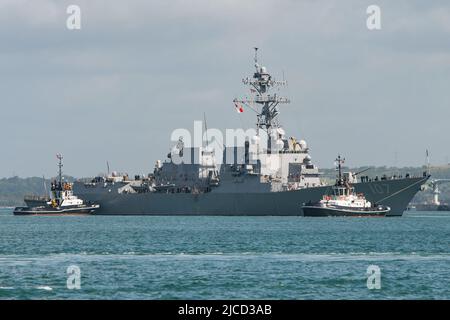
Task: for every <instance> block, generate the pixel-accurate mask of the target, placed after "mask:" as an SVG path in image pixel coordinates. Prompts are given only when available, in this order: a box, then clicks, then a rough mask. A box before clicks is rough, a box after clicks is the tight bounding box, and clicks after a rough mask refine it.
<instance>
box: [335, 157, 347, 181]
mask: <svg viewBox="0 0 450 320" xmlns="http://www.w3.org/2000/svg"><path fill="white" fill-rule="evenodd" d="M335 161H336V166H337V169H338V180H337V185H338V186H342V185H344V180H343V179H342V164H343V163H344V161H345V159H344V158H341V155H338V157H337V159H336V160H335Z"/></svg>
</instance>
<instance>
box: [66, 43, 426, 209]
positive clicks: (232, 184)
mask: <svg viewBox="0 0 450 320" xmlns="http://www.w3.org/2000/svg"><path fill="white" fill-rule="evenodd" d="M257 53H258V51H257V49H256V48H255V57H254V67H255V71H254V73H253V76H252V77H247V78H244V79H243V83H244V84H245V85H247V86H249V87H250V89H251V90H250V91H251V92H252V96H251V97H249V98H244V99H237V98H236V99H234V100H233V102H234V104H235V105H236V107H237V108H238V109H239V110H242V109H243V107H245V108H247V109H251V110H253V111H255V113H256V120H257V121H256V130H255V134H254V135H252V136H250V137H246V139H245V140H244V142H243V145H232V146H224V147H223V150H222V155H217V154H216V150H214V149H212V148H211V147H210V146H208V144H207V143H206V145H202V146H197V147H185V143H184V141H183V138H182V137H180V139H179V140H178V142H177V143H176V145H175V146H174V147H172V149H171V150H170V152H169V154H168V155H167V159H166V160H164V161H161V160H158V161H157V162H156V164H155V167H154V170H153V172H152V173H150V174H149V175H147V176H145V177H143V176H135V177H134V179H130V178H129V177H128V176H127V175H121V176H117V175H116V176H114V175H113V176H107V177H96V178H94V179H92V181H88V182H85V181H78V182H75V184H74V188H75V191H76V193H77V194H78V195H79V196H80V197H82V198H83V199H85V200H89V201H95V202H97V203H99V204H100V209H99V210H98V212H97V213H98V214H150V215H185V214H186V215H198V214H201V215H302V214H303V213H302V211H301V210H300V209H299V208H300V206H301V204H303V203H307V202H309V201H318V200H320V198H321V197H322V195H323V194H324V193H325V191H326V190H327V188H328V187H329V186H327V185H325V184H324V183H323V182H322V181H321V179H320V172H319V169H318V167H317V166H316V165H314V164H313V162H312V158H311V155H310V154H309V148H308V145H307V143H306V141H304V140H297V139H296V138H295V137H292V136H290V137H288V136H287V135H286V132H285V130H284V128H283V127H282V125H281V123H280V121H279V113H280V110H279V107H280V106H282V105H284V104H287V103H289V102H290V101H289V99H288V98H285V97H282V96H280V95H278V94H277V93H275V90H274V89H279V88H280V87H282V86H284V85H286V82H285V81H284V80H283V81H277V80H275V79H274V78H273V77H272V75H271V74H270V73H269V72H268V70H267V68H266V67H264V66H262V65H260V63H259V61H258V56H257ZM218 157H220V158H221V160H222V161H220V162H219V161H218V160H219V159H218ZM348 175H349V177H351V179H352V182H353V183H354V188H355V190H356V192H363V193H364V194H365V195H366V197H367V199H368V200H370V201H372V202H376V203H383V204H386V205H389V206H390V207H391V209H392V210H391V214H393V215H401V214H402V212H403V211H404V209H405V208H406V206H407V205H408V203H409V201H410V200H411V198H412V197H413V196H414V194H415V193H416V192H417V191H419V190H420V186H421V185H422V183H423V182H425V181H426V180H427V179H428V175H426V174H424V176H421V177H408V178H405V179H395V180H392V181H391V180H380V181H376V180H369V179H367V180H365V181H364V182H358V181H357V178H356V177H355V176H352V174H351V173H348Z"/></svg>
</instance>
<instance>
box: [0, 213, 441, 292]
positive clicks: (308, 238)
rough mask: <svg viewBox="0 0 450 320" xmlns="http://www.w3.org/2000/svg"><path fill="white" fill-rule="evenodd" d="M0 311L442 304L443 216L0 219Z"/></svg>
mask: <svg viewBox="0 0 450 320" xmlns="http://www.w3.org/2000/svg"><path fill="white" fill-rule="evenodd" d="M74 268H75V269H74ZM374 268H375V269H374ZM73 270H77V272H75V273H74V272H73ZM373 270H379V273H378V272H377V273H376V274H374V273H372V272H373ZM368 271H369V273H368ZM375 276H376V278H374V277H375ZM368 278H369V279H368ZM374 283H377V284H378V285H377V286H374V285H373V284H374ZM377 288H379V289H377ZM0 299H450V212H414V213H413V212H407V213H405V215H404V216H403V217H398V218H307V217H213V216H200V217H192V216H173V217H164V216H78V217H74V216H67V217H64V216H57V217H45V216H13V214H12V210H11V209H0Z"/></svg>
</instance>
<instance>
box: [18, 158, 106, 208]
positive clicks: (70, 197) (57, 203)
mask: <svg viewBox="0 0 450 320" xmlns="http://www.w3.org/2000/svg"><path fill="white" fill-rule="evenodd" d="M57 158H58V160H59V162H58V168H59V171H58V181H56V180H54V181H53V182H52V185H51V191H52V197H50V199H49V201H46V202H42V203H39V202H36V206H28V207H17V208H15V209H14V215H87V214H93V213H94V212H95V210H97V209H98V208H100V205H98V204H94V203H87V204H85V203H84V201H83V200H81V199H79V198H78V197H77V196H75V195H74V194H73V190H72V186H73V184H72V183H69V182H63V181H62V167H63V164H62V159H63V157H62V155H60V154H58V155H57Z"/></svg>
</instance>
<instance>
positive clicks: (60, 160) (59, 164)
mask: <svg viewBox="0 0 450 320" xmlns="http://www.w3.org/2000/svg"><path fill="white" fill-rule="evenodd" d="M56 158H58V160H59V162H58V169H59V170H58V179H59V183H60V184H62V167H63V164H62V159H63V156H62V154H60V153H58V154H57V155H56Z"/></svg>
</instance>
